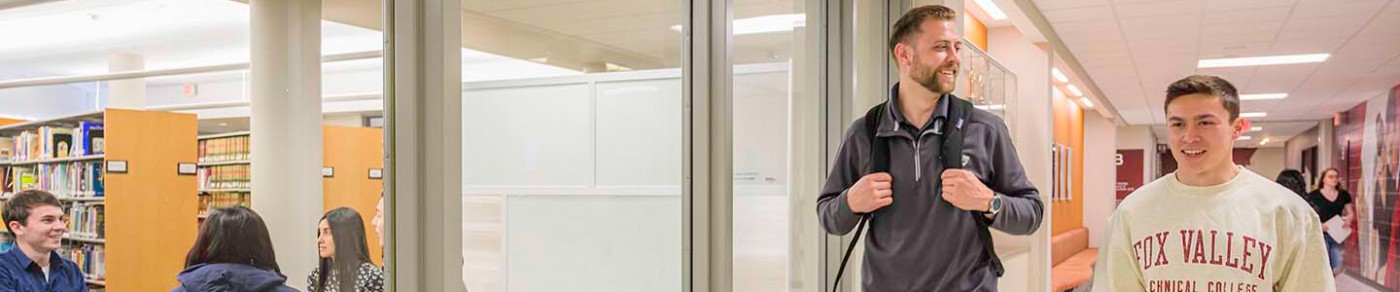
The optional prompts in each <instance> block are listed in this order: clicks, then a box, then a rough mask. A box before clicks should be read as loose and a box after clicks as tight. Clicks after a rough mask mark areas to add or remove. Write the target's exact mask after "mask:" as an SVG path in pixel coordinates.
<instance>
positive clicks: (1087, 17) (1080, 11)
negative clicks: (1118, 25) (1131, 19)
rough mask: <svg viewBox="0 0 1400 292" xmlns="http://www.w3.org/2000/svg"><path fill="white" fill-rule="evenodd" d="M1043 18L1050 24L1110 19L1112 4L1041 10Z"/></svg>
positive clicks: (1111, 17) (1111, 16)
mask: <svg viewBox="0 0 1400 292" xmlns="http://www.w3.org/2000/svg"><path fill="white" fill-rule="evenodd" d="M1041 13H1042V14H1045V18H1046V19H1048V20H1050V23H1052V24H1062V23H1074V22H1085V21H1094V20H1105V19H1107V20H1112V19H1113V7H1112V6H1090V7H1079V8H1070V9H1060V10H1043V11H1041Z"/></svg>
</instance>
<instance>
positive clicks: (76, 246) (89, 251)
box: [58, 242, 107, 281]
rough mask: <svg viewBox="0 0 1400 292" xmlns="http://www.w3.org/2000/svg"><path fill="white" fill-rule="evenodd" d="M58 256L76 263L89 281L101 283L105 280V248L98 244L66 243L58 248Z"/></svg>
mask: <svg viewBox="0 0 1400 292" xmlns="http://www.w3.org/2000/svg"><path fill="white" fill-rule="evenodd" d="M58 254H59V256H62V257H65V258H68V260H71V261H73V262H74V263H77V264H78V268H79V269H81V270H83V274H85V275H87V276H88V277H89V278H90V279H93V280H98V281H101V280H103V279H106V278H107V248H106V247H104V246H102V245H100V244H88V243H82V242H68V243H64V244H63V247H62V248H59V250H58Z"/></svg>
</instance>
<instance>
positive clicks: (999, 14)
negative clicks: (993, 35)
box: [972, 0, 1006, 20]
mask: <svg viewBox="0 0 1400 292" xmlns="http://www.w3.org/2000/svg"><path fill="white" fill-rule="evenodd" d="M972 2H976V3H977V6H980V7H982V11H986V12H987V16H991V17H992V19H994V20H1002V19H1006V12H1003V11H1001V7H997V4H996V3H993V2H992V0H973V1H972Z"/></svg>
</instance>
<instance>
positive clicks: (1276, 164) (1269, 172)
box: [1245, 147, 1286, 180]
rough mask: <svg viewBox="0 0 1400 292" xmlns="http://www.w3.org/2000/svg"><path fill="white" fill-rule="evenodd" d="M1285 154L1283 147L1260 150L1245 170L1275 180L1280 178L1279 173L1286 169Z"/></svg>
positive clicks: (1255, 152)
mask: <svg viewBox="0 0 1400 292" xmlns="http://www.w3.org/2000/svg"><path fill="white" fill-rule="evenodd" d="M1285 152H1286V151H1285V150H1284V149H1283V147H1270V148H1259V150H1257V151H1254V157H1251V158H1250V159H1249V166H1248V167H1245V168H1247V169H1249V170H1250V171H1253V172H1254V173H1258V174H1259V175H1262V176H1264V177H1266V178H1269V179H1270V180H1273V179H1275V178H1278V173H1279V172H1280V171H1283V169H1284V165H1283V157H1284V154H1285Z"/></svg>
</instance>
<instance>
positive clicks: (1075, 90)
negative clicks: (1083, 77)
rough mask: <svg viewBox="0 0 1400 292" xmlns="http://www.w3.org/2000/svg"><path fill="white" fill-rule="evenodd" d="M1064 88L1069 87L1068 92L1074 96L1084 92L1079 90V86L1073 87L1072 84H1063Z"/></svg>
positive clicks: (1081, 94)
mask: <svg viewBox="0 0 1400 292" xmlns="http://www.w3.org/2000/svg"><path fill="white" fill-rule="evenodd" d="M1065 88H1066V89H1069V93H1070V94H1074V96H1084V92H1083V91H1079V87H1075V86H1074V84H1069V85H1065Z"/></svg>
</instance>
